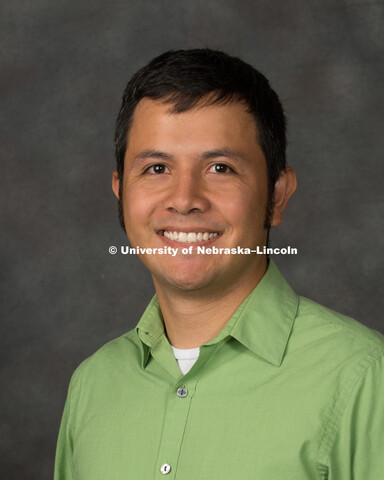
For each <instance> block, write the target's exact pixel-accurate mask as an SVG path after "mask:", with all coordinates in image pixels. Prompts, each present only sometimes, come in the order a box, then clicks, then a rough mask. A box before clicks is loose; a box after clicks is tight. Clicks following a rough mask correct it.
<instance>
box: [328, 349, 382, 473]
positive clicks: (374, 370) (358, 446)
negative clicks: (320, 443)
mask: <svg viewBox="0 0 384 480" xmlns="http://www.w3.org/2000/svg"><path fill="white" fill-rule="evenodd" d="M382 478H384V356H383V355H381V356H380V357H379V358H378V359H376V360H375V362H374V363H373V364H371V365H370V367H369V368H368V369H367V370H366V371H365V372H364V373H363V375H361V377H360V379H359V380H358V382H357V383H356V385H355V387H354V389H353V391H352V393H351V395H350V397H349V399H348V402H347V404H346V407H345V409H344V412H343V414H342V417H341V422H340V425H339V429H338V431H337V434H336V437H335V442H334V444H333V447H332V450H331V454H330V459H329V472H328V479H329V480H379V479H382Z"/></svg>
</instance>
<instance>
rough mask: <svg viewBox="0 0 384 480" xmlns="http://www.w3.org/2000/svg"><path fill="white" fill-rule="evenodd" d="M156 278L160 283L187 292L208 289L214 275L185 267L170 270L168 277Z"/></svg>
mask: <svg viewBox="0 0 384 480" xmlns="http://www.w3.org/2000/svg"><path fill="white" fill-rule="evenodd" d="M154 277H155V278H156V279H157V280H158V281H159V283H162V284H167V285H169V286H171V287H174V288H177V289H179V290H184V291H186V292H187V291H194V290H200V289H201V288H205V287H207V286H208V285H209V284H210V283H211V282H212V279H213V277H214V275H213V274H212V273H211V274H209V273H207V272H203V271H202V270H201V269H199V270H198V271H194V269H191V268H188V267H185V268H175V269H169V270H168V271H167V274H166V275H154Z"/></svg>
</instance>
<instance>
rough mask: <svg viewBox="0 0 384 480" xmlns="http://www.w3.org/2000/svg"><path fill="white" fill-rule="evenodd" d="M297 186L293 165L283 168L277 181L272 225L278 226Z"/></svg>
mask: <svg viewBox="0 0 384 480" xmlns="http://www.w3.org/2000/svg"><path fill="white" fill-rule="evenodd" d="M296 187H297V179H296V173H295V171H294V170H293V168H291V167H286V168H285V170H282V172H281V173H280V177H279V178H278V179H277V182H276V183H275V192H274V206H273V213H272V220H271V227H277V226H278V225H280V223H281V221H282V215H283V212H284V210H285V207H286V206H287V203H288V200H289V199H290V198H291V196H292V195H293V194H294V193H295V190H296Z"/></svg>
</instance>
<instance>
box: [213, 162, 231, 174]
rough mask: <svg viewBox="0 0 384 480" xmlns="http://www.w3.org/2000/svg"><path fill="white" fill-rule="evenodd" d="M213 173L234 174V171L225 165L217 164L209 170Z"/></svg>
mask: <svg viewBox="0 0 384 480" xmlns="http://www.w3.org/2000/svg"><path fill="white" fill-rule="evenodd" d="M209 170H210V171H211V172H213V173H232V172H233V169H232V168H231V167H230V166H229V165H226V164H225V163H215V164H214V165H212V166H211V167H210V169H209Z"/></svg>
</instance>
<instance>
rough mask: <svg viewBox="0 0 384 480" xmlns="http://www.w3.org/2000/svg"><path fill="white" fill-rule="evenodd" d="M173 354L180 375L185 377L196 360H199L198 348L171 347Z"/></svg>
mask: <svg viewBox="0 0 384 480" xmlns="http://www.w3.org/2000/svg"><path fill="white" fill-rule="evenodd" d="M171 347H172V350H173V354H174V355H175V358H176V360H177V363H178V364H179V367H180V370H181V373H182V374H183V375H185V374H186V373H188V372H189V370H190V369H191V368H192V367H193V365H194V363H195V362H196V360H197V359H198V358H199V353H200V347H196V348H175V347H174V346H173V345H171Z"/></svg>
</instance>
